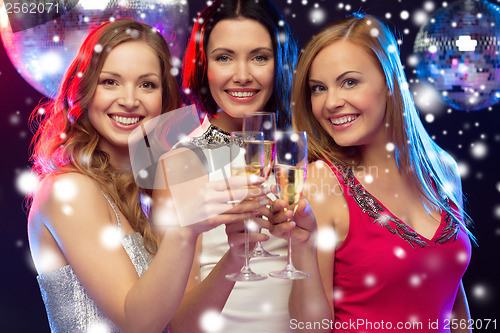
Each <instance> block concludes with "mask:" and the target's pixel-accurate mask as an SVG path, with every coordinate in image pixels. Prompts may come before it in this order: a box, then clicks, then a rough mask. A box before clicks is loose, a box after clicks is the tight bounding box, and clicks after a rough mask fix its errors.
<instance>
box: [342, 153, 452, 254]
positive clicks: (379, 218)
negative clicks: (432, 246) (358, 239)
mask: <svg viewBox="0 0 500 333" xmlns="http://www.w3.org/2000/svg"><path fill="white" fill-rule="evenodd" d="M335 166H336V168H337V170H339V172H340V173H341V175H342V180H343V181H344V183H345V184H346V185H347V186H348V187H349V193H350V194H351V195H352V197H353V198H354V200H355V201H356V203H357V204H358V206H359V207H360V208H361V209H362V210H363V212H364V213H366V214H368V216H370V217H372V218H373V219H374V221H373V223H378V224H379V225H381V226H383V227H385V228H386V229H387V230H388V231H389V232H390V233H392V234H397V235H398V236H399V237H401V238H402V239H404V240H405V241H407V242H408V243H409V244H410V245H411V246H412V247H413V248H414V247H415V245H418V246H420V247H424V246H428V245H429V244H428V243H427V242H426V241H425V240H423V239H422V238H421V237H420V235H419V234H418V233H416V232H415V231H413V230H412V229H411V228H410V227H408V225H406V224H405V223H404V222H403V221H401V220H400V219H398V218H395V217H393V216H390V215H389V214H385V213H384V211H385V208H384V207H383V206H382V205H381V204H380V203H379V202H378V201H377V199H375V198H374V197H373V196H372V195H371V194H370V193H368V192H367V191H366V190H365V189H364V188H363V186H362V185H361V184H360V183H359V182H357V181H356V178H355V177H354V172H353V171H352V169H351V168H350V167H348V166H345V165H342V164H339V163H335ZM444 203H445V205H446V206H447V207H449V202H448V199H447V198H446V199H444ZM444 223H446V226H445V227H444V228H443V230H442V232H441V235H440V236H439V238H438V239H437V240H436V242H438V243H441V244H442V243H444V242H446V241H447V240H449V239H451V238H455V239H456V237H457V236H458V229H459V226H458V222H457V221H456V220H455V219H454V218H452V216H451V215H450V213H448V212H445V217H444Z"/></svg>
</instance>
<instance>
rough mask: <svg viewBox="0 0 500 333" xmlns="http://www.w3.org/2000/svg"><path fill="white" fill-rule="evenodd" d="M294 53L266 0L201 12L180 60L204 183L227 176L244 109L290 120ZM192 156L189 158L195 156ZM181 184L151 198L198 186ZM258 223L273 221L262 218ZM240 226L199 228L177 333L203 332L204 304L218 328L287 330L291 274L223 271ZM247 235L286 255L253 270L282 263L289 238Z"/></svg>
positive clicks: (259, 261) (233, 254)
mask: <svg viewBox="0 0 500 333" xmlns="http://www.w3.org/2000/svg"><path fill="white" fill-rule="evenodd" d="M296 57H297V45H296V42H295V39H294V37H293V35H292V33H291V31H290V28H289V27H288V25H287V23H286V22H285V21H284V19H283V16H282V15H281V14H280V13H279V11H278V10H277V9H276V7H275V6H274V5H273V3H272V2H271V1H269V0H260V1H244V0H220V1H214V2H213V3H212V4H211V5H210V6H208V7H206V8H205V9H204V10H203V11H202V12H201V13H200V15H199V17H198V19H197V20H196V23H195V25H194V27H193V31H192V34H191V39H190V42H189V44H188V48H187V50H186V55H185V58H184V62H183V88H184V90H185V91H190V94H191V96H192V97H193V98H194V99H196V100H197V101H198V102H199V103H198V106H199V109H200V110H201V111H202V112H203V113H204V115H205V117H204V120H203V123H202V125H201V126H200V127H199V128H197V129H196V130H195V131H194V132H193V133H191V135H190V136H189V139H188V140H187V141H188V144H189V145H191V146H194V147H196V149H199V151H201V152H202V154H203V156H202V157H201V160H203V161H204V164H205V174H204V175H203V177H201V176H200V177H199V181H200V183H203V182H205V183H206V182H208V184H216V183H217V182H220V181H222V180H223V179H228V178H227V177H228V175H230V173H231V172H230V169H229V147H228V146H229V138H230V136H229V133H230V132H231V131H241V130H242V121H243V116H244V115H245V114H248V113H252V112H255V111H269V112H275V113H276V114H277V127H278V128H280V129H285V128H287V127H288V126H289V122H290V120H289V112H290V108H289V101H288V97H289V95H288V94H289V87H290V84H291V76H292V72H293V67H294V65H295V60H296ZM196 149H193V150H192V151H193V152H194V151H196ZM179 150H180V149H179ZM192 155H193V156H192V157H193V158H192V160H191V162H192V161H196V159H197V157H196V156H194V154H192ZM188 160H189V159H188ZM166 161H167V162H168V159H167V160H166ZM186 165H188V163H186ZM201 174H202V173H200V175H201ZM172 178H173V177H172ZM270 178H272V177H270ZM229 179H231V178H229ZM176 186H178V187H179V188H178V189H173V190H172V191H170V192H171V193H163V194H162V193H160V192H161V191H155V193H154V195H153V198H155V197H156V198H157V197H158V196H161V195H166V196H169V195H171V194H172V192H173V191H175V192H176V193H179V192H189V193H190V194H191V195H192V194H193V193H196V192H197V189H196V188H195V187H192V186H186V185H184V186H182V185H176ZM200 192H202V191H200ZM176 193H174V195H173V197H174V200H175V197H176V196H177V195H178V194H176ZM181 194H182V193H181ZM179 195H180V194H179ZM155 200H156V199H155ZM177 201H179V202H180V201H181V200H177ZM207 205H208V203H207V204H205V205H202V208H203V207H205V208H206V206H207ZM260 211H261V213H263V214H265V211H268V210H267V209H265V207H264V208H262V209H261V210H260ZM254 220H256V219H254ZM258 223H260V226H263V227H264V228H266V227H267V228H269V223H268V222H267V221H265V220H258ZM243 230H244V229H243V223H239V224H237V225H236V224H234V225H231V227H229V228H224V227H223V226H220V227H217V228H214V229H212V230H210V231H208V232H206V233H203V234H202V235H201V237H200V239H199V240H198V243H199V245H198V248H197V253H196V256H195V258H196V259H195V264H194V266H193V270H192V273H191V275H190V279H189V283H188V288H187V291H186V295H185V296H184V299H183V301H182V303H181V306H180V310H179V312H178V313H177V314H176V316H175V317H174V319H173V320H172V322H171V326H170V329H171V331H172V332H189V333H194V332H203V327H202V326H200V325H199V320H200V319H201V318H203V316H204V315H205V314H207V313H210V312H207V311H216V313H218V314H219V313H220V314H221V316H220V317H218V318H220V322H219V323H220V325H221V328H220V332H235V333H243V332H245V333H250V332H276V333H284V332H287V331H290V329H289V315H288V307H287V302H288V295H289V292H290V287H291V283H290V281H286V280H279V279H272V278H268V279H266V280H263V281H257V282H232V281H229V280H227V279H226V278H225V275H226V274H229V273H234V272H238V271H239V270H240V269H241V267H242V266H243V263H244V261H243V258H242V257H241V256H240V254H241V252H242V249H241V247H242V243H243V240H244V237H243ZM250 237H251V242H255V241H257V240H261V241H263V240H264V241H265V243H264V247H265V248H266V249H267V250H268V251H270V252H272V253H279V254H280V255H281V256H280V257H272V258H252V259H251V262H250V264H251V266H252V270H253V271H255V272H257V273H260V274H267V273H269V272H270V271H273V270H277V269H280V268H281V267H283V266H284V265H285V261H286V242H285V241H284V240H282V239H278V238H276V237H273V236H270V235H269V234H268V233H267V230H265V229H263V233H251V236H250Z"/></svg>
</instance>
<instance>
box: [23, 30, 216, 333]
mask: <svg viewBox="0 0 500 333" xmlns="http://www.w3.org/2000/svg"><path fill="white" fill-rule="evenodd" d="M170 60H171V58H170V53H169V50H168V46H167V44H166V42H165V40H164V39H163V37H162V36H161V35H160V34H159V33H157V32H156V31H154V30H153V29H152V28H151V27H149V26H147V25H144V24H142V23H138V22H135V21H133V20H116V21H114V22H108V23H106V24H103V25H101V26H99V27H98V28H96V29H95V30H94V31H93V32H91V33H90V35H89V36H88V37H87V39H86V40H85V41H84V43H83V45H82V47H81V48H80V50H79V52H78V55H77V56H76V58H75V60H74V61H73V62H72V64H71V66H70V67H69V69H68V71H67V73H66V76H65V78H64V81H63V83H62V85H61V89H60V91H59V93H58V95H57V96H56V98H55V99H54V100H53V101H50V102H49V103H47V104H46V105H44V106H42V107H40V108H38V109H37V110H35V111H34V113H33V117H34V118H35V119H33V121H34V123H35V124H37V125H38V130H37V133H36V135H35V139H34V141H33V143H34V151H33V156H32V162H33V170H34V171H35V172H37V173H38V175H39V176H40V179H41V182H40V185H39V188H38V190H37V192H36V193H35V194H34V195H33V197H32V203H31V209H30V213H29V218H28V233H29V240H30V248H31V253H32V257H33V260H34V263H35V266H36V269H37V271H38V273H39V275H38V282H39V285H40V289H41V292H42V297H43V300H44V302H45V305H46V310H47V315H48V319H49V324H50V327H51V330H52V331H53V332H88V331H91V330H99V331H111V332H119V331H127V332H160V331H164V330H166V327H167V325H168V323H169V321H170V319H171V318H172V316H173V314H174V312H175V310H176V309H177V307H178V305H179V303H180V301H181V298H182V296H183V291H184V288H185V285H186V282H187V279H188V275H189V271H190V268H191V264H192V259H193V255H194V251H195V244H196V238H197V236H198V234H199V233H200V232H202V231H205V230H208V229H210V228H212V227H214V226H215V225H216V223H215V222H214V221H211V224H208V223H203V222H200V223H198V224H193V225H190V226H189V227H184V228H170V229H169V230H168V232H166V233H164V234H163V235H162V236H161V237H162V239H163V241H162V242H161V244H159V242H158V240H157V238H156V236H155V234H154V233H153V232H152V230H151V228H150V227H149V223H148V220H147V218H146V216H145V214H144V212H143V211H142V209H141V205H140V194H141V191H140V189H139V188H138V186H137V185H136V184H135V182H134V179H133V176H132V172H131V170H130V169H131V167H130V157H129V150H128V136H129V134H130V132H131V131H132V130H133V129H134V128H137V127H139V126H142V124H143V123H145V122H146V121H147V120H149V119H152V118H153V117H156V116H159V115H160V114H162V113H164V112H167V111H169V110H172V109H175V108H178V107H179V106H180V104H181V99H180V95H179V90H178V86H177V83H176V80H175V78H174V77H173V76H172V75H171V74H170V71H171V68H172V65H171V61H170ZM38 118H40V119H38ZM158 244H159V245H158ZM152 254H154V256H153V255H152Z"/></svg>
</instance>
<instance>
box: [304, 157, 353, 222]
mask: <svg viewBox="0 0 500 333" xmlns="http://www.w3.org/2000/svg"><path fill="white" fill-rule="evenodd" d="M304 196H305V198H306V199H307V200H308V202H309V204H310V205H311V208H312V210H313V212H314V214H315V215H316V217H317V220H318V224H322V225H328V226H332V225H335V224H336V223H335V221H338V220H343V219H344V218H343V217H344V215H345V210H346V207H347V205H346V200H345V197H344V195H343V191H342V187H341V186H340V183H339V180H338V179H337V176H336V175H335V173H334V172H333V171H332V169H331V168H330V166H329V165H328V164H327V163H325V162H324V161H321V160H319V161H315V162H312V163H310V164H309V165H308V169H307V180H306V186H305V190H304Z"/></svg>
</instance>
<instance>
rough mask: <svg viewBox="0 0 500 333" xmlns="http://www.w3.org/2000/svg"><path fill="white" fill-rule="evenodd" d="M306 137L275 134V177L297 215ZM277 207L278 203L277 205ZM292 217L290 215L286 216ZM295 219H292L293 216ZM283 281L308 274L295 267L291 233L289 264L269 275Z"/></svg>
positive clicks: (300, 194)
mask: <svg viewBox="0 0 500 333" xmlns="http://www.w3.org/2000/svg"><path fill="white" fill-rule="evenodd" d="M307 162H308V161H307V137H306V133H305V132H293V131H287V132H276V161H275V177H276V184H277V188H278V193H279V197H280V198H281V199H283V200H284V201H285V202H286V203H287V204H288V205H289V206H293V205H294V206H295V207H294V209H293V212H294V215H295V212H296V211H297V209H298V208H299V206H298V205H295V204H297V203H298V202H299V200H300V197H301V196H302V190H303V188H304V183H305V179H306V173H307V172H306V170H307ZM275 205H277V204H275ZM286 214H290V213H286ZM290 218H293V216H290ZM269 275H270V276H272V277H275V278H281V279H292V280H295V279H304V278H307V277H309V274H307V273H305V272H301V271H299V270H297V269H295V267H294V266H293V264H292V246H291V232H288V261H287V265H286V266H285V268H284V269H283V270H282V271H276V272H271V273H270V274H269Z"/></svg>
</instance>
